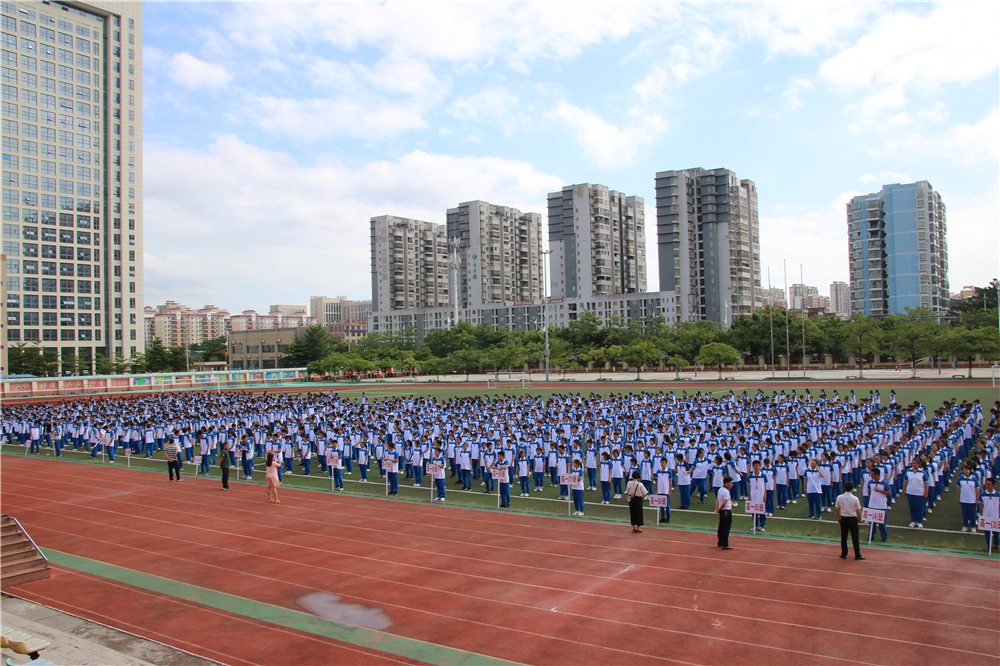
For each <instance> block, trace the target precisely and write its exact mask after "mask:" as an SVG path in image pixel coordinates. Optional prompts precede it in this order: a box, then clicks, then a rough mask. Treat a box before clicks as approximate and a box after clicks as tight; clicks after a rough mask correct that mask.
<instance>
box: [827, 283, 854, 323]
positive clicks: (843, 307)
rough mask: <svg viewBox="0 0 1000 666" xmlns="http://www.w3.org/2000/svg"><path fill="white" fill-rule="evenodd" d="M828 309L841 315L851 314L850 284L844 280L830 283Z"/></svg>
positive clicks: (847, 315)
mask: <svg viewBox="0 0 1000 666" xmlns="http://www.w3.org/2000/svg"><path fill="white" fill-rule="evenodd" d="M830 309H831V310H832V311H833V312H835V313H836V314H838V315H840V316H841V317H850V316H851V286H850V285H849V284H847V283H846V282H840V281H836V282H831V283H830Z"/></svg>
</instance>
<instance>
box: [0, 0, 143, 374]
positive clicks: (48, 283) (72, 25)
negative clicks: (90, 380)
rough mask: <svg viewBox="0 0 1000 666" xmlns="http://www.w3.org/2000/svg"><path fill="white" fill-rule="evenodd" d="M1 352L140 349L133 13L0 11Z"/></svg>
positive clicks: (85, 8) (41, 7)
mask: <svg viewBox="0 0 1000 666" xmlns="http://www.w3.org/2000/svg"><path fill="white" fill-rule="evenodd" d="M0 21H2V26H0V27H2V45H0V46H2V63H0V65H2V71H0V79H2V81H0V83H2V107H3V108H2V118H3V254H5V255H6V256H7V259H6V265H5V268H6V271H7V274H8V278H7V284H6V287H7V299H6V306H7V317H6V321H5V324H6V331H5V332H6V340H7V342H8V343H17V342H34V341H39V342H40V344H41V346H42V347H43V348H45V349H51V350H54V351H55V353H56V355H57V356H58V357H59V358H60V359H61V361H62V362H63V365H64V366H69V365H71V364H72V363H73V362H74V361H75V360H76V359H77V358H79V359H80V361H81V362H82V363H83V364H84V365H90V367H91V369H92V370H93V367H94V366H93V361H94V357H95V356H96V354H97V353H102V354H104V355H106V356H108V357H113V356H114V355H115V354H117V353H121V354H123V355H124V356H125V357H130V356H133V355H135V354H138V353H141V352H142V351H143V350H144V348H145V337H146V336H145V335H144V322H143V321H142V320H141V318H142V317H143V305H142V303H143V257H142V247H143V198H142V191H143V189H142V172H143V171H142V3H140V2H99V1H94V2H56V1H54V0H50V1H49V2H0Z"/></svg>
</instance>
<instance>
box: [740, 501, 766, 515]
mask: <svg viewBox="0 0 1000 666" xmlns="http://www.w3.org/2000/svg"><path fill="white" fill-rule="evenodd" d="M743 511H745V512H746V513H752V514H755V515H764V514H765V513H767V511H766V505H765V503H764V502H763V501H760V502H751V501H749V500H747V501H746V502H744V503H743Z"/></svg>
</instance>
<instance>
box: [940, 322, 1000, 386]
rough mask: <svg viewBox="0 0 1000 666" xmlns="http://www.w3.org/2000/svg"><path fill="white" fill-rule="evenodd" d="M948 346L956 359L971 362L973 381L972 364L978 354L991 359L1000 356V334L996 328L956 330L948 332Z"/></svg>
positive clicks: (970, 377) (970, 374)
mask: <svg viewBox="0 0 1000 666" xmlns="http://www.w3.org/2000/svg"><path fill="white" fill-rule="evenodd" d="M947 346H948V350H949V352H950V353H951V354H952V355H953V356H955V358H957V359H959V360H965V361H968V362H969V379H972V362H973V361H975V360H976V355H977V354H982V355H983V356H984V357H985V358H989V359H995V358H997V356H998V355H1000V333H998V331H997V329H995V328H975V329H969V328H954V329H952V330H950V331H948V338H947Z"/></svg>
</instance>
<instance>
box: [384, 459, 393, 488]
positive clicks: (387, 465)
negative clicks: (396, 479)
mask: <svg viewBox="0 0 1000 666" xmlns="http://www.w3.org/2000/svg"><path fill="white" fill-rule="evenodd" d="M382 471H383V472H385V496H386V497H388V496H389V472H390V471H392V461H391V460H389V459H388V458H383V459H382Z"/></svg>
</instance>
